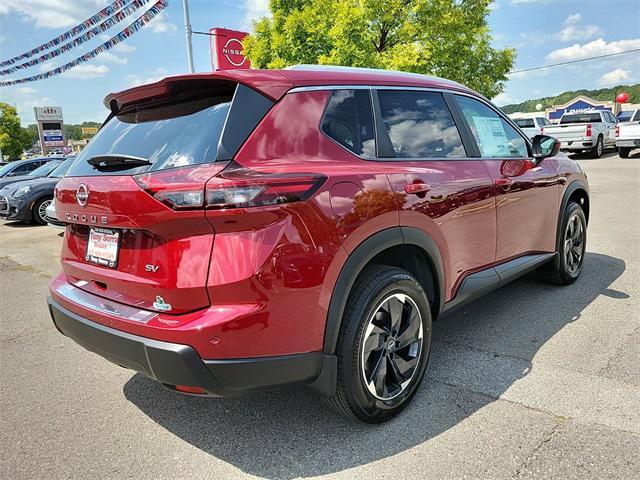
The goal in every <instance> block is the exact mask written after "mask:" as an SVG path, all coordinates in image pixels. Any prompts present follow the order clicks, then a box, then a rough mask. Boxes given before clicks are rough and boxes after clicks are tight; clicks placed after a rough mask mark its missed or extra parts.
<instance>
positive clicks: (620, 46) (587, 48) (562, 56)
mask: <svg viewBox="0 0 640 480" xmlns="http://www.w3.org/2000/svg"><path fill="white" fill-rule="evenodd" d="M635 48H640V38H633V39H629V40H618V41H615V42H608V43H607V42H606V41H605V40H603V39H602V38H599V39H597V40H593V41H592V42H589V43H585V44H584V45H580V44H578V43H576V44H574V45H572V46H570V47H566V48H559V49H557V50H554V51H552V52H551V53H549V54H548V55H547V56H546V57H545V60H546V61H547V62H564V61H569V60H579V59H581V58H587V57H594V56H598V55H607V54H610V53H620V52H624V51H626V50H633V49H635Z"/></svg>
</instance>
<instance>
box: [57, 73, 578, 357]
mask: <svg viewBox="0 0 640 480" xmlns="http://www.w3.org/2000/svg"><path fill="white" fill-rule="evenodd" d="M193 80H197V81H200V80H206V81H221V80H222V81H234V82H237V83H242V84H244V85H247V86H249V87H251V88H255V89H257V90H259V91H261V92H263V93H264V94H265V95H268V96H269V97H270V98H272V99H273V100H276V103H275V105H274V106H273V107H272V108H271V110H270V111H269V113H267V115H266V116H265V117H264V118H263V119H262V121H261V122H260V123H259V124H258V126H257V127H256V128H255V130H254V131H253V133H252V134H251V135H250V136H249V138H248V139H247V141H246V142H245V143H244V145H243V146H242V147H241V148H240V150H239V151H238V153H237V154H236V155H235V157H234V158H233V160H232V161H231V162H227V163H224V162H223V163H216V164H208V165H201V166H198V167H191V168H190V169H173V170H167V171H166V172H162V173H158V174H157V176H156V174H152V175H142V176H140V177H138V178H134V177H132V176H127V175H114V176H97V177H70V178H64V179H62V180H61V182H60V183H59V184H58V187H57V191H58V193H57V197H56V198H57V200H56V207H57V211H58V213H59V214H60V215H61V216H62V218H63V220H65V221H66V222H67V224H68V225H67V227H66V233H65V242H64V247H63V251H62V266H63V273H61V274H60V275H59V276H58V277H56V278H55V279H54V280H53V281H52V283H51V291H52V295H53V297H54V299H55V300H56V301H58V302H59V303H61V304H62V305H63V306H64V307H65V308H67V309H69V310H71V311H72V312H75V313H77V314H78V315H81V316H83V317H85V318H88V319H90V320H93V321H95V322H98V323H101V324H103V325H107V326H110V327H112V328H116V329H119V330H123V331H126V332H130V333H133V334H136V335H142V336H145V337H148V338H154V339H158V340H163V341H169V342H175V343H181V344H186V345H191V346H192V347H194V348H195V349H196V351H197V352H198V353H199V354H200V355H201V356H202V357H203V358H205V359H224V358H250V357H260V356H271V355H289V354H295V353H302V352H311V351H320V350H322V349H323V347H324V335H325V326H326V322H327V311H328V308H329V304H330V301H331V297H332V295H333V293H334V288H335V285H336V281H337V279H338V276H339V275H340V272H341V270H342V268H343V267H344V265H345V262H346V261H347V259H348V258H349V255H350V254H351V253H352V252H353V251H354V250H355V249H356V248H357V247H358V246H359V245H360V244H361V243H362V242H364V241H365V240H366V239H368V238H369V237H371V236H372V235H374V234H376V233H378V232H381V231H383V230H385V229H388V228H390V227H397V226H407V227H415V228H417V229H420V230H422V231H423V232H425V233H426V234H428V235H429V236H430V237H431V238H432V239H433V240H434V241H435V243H436V245H437V247H438V249H439V251H440V255H441V257H442V262H443V267H444V276H445V292H444V296H445V300H450V299H451V298H452V297H453V296H454V295H455V292H456V288H457V286H458V285H459V284H460V282H461V280H462V279H463V278H464V277H465V276H466V275H468V274H469V273H471V272H475V271H478V270H480V269H482V268H486V267H488V266H491V265H494V264H496V263H500V262H502V261H504V260H505V259H509V258H513V257H515V256H518V255H522V254H525V253H529V252H551V251H553V250H554V248H555V234H556V223H557V219H558V214H559V205H560V201H561V198H562V194H563V191H564V188H566V186H567V185H569V184H570V183H571V182H572V181H573V180H575V179H579V180H582V181H583V182H585V183H586V179H585V177H584V174H582V172H581V171H580V170H579V168H578V167H577V166H576V164H575V162H573V161H571V160H569V159H568V158H566V157H564V156H561V157H557V158H549V159H545V160H544V161H543V162H542V163H541V164H539V165H534V164H533V162H532V161H530V160H524V161H523V160H518V161H513V160H482V159H479V158H475V159H474V158H457V159H448V160H415V161H404V160H386V161H375V160H364V159H361V158H359V157H357V156H355V155H353V154H351V153H350V152H348V151H347V150H346V149H345V148H343V147H342V146H340V145H339V144H338V143H336V142H335V141H334V140H332V139H330V138H329V137H327V136H326V135H325V134H324V133H322V132H321V130H320V124H321V120H322V116H323V113H324V109H325V106H326V104H327V100H328V98H329V95H330V92H329V91H328V90H312V91H303V92H294V93H291V92H290V93H286V92H287V90H289V89H291V88H292V87H295V86H301V85H323V84H330V85H335V84H343V85H344V84H346V85H350V84H372V85H396V86H402V85H411V86H423V87H437V88H445V89H449V90H453V91H465V92H470V91H468V90H467V89H465V88H464V87H462V86H458V85H452V84H449V83H447V82H445V81H439V80H429V79H424V80H415V79H414V80H411V79H409V78H407V77H406V76H403V75H396V74H387V75H384V74H362V73H348V74H339V73H336V72H320V73H319V72H303V71H281V72H277V71H260V70H243V71H224V72H216V73H215V74H202V75H189V76H184V77H172V78H169V79H165V80H162V81H160V82H157V83H155V84H152V85H151V86H144V87H137V88H135V89H131V90H128V91H125V92H121V93H119V94H113V95H110V96H109V97H107V100H106V101H107V103H109V102H110V101H112V100H116V101H123V99H124V100H126V101H137V100H139V99H141V98H146V97H145V95H147V94H151V95H152V96H153V95H157V94H158V92H160V93H159V94H160V95H168V94H170V93H168V92H170V90H171V85H172V83H176V82H182V81H193ZM164 86H166V87H167V91H165V90H163V87H164ZM132 98H133V99H134V100H131V99H132ZM232 169H235V170H234V171H235V172H236V174H235V176H234V174H232V173H230V172H231V170H232ZM238 172H240V173H238ZM239 175H240V176H239ZM287 175H289V176H290V177H287V178H290V179H292V180H291V183H290V184H289V183H286V182H284V183H283V182H280V181H279V183H278V188H280V189H281V190H280V191H279V192H280V193H281V194H282V195H285V194H286V195H288V194H291V195H293V196H295V195H303V197H302V199H301V200H300V201H289V200H287V201H286V202H285V203H275V204H270V203H269V202H268V199H269V198H270V197H269V196H268V195H266V197H265V198H267V201H266V202H264V203H262V204H261V205H260V206H251V205H249V204H239V205H237V208H232V206H233V205H231V204H226V203H216V204H215V205H209V208H207V207H205V205H204V204H205V203H206V202H205V200H203V204H202V206H197V207H195V206H193V205H192V206H190V207H189V209H185V210H179V209H178V210H176V209H175V204H173V203H172V202H171V201H167V198H169V197H167V195H166V194H167V192H169V193H171V192H174V191H176V190H178V191H185V190H186V191H189V192H191V191H192V190H193V189H196V190H198V191H201V192H203V197H204V198H205V199H206V198H209V199H210V198H216V199H219V198H222V199H223V200H224V201H225V202H226V201H227V198H232V199H233V198H235V197H228V196H224V195H221V194H220V191H221V190H225V189H226V190H229V189H232V188H233V187H234V185H238V184H241V185H242V187H243V188H244V187H247V188H249V187H251V186H252V185H253V186H255V185H261V186H265V185H267V186H266V187H265V188H266V190H265V192H267V193H268V192H269V190H268V188H269V187H268V182H269V181H273V179H274V178H279V179H281V178H283V176H287ZM239 178H242V181H240V180H239ZM560 178H562V179H563V180H562V181H560ZM308 179H313V181H310V182H308V183H304V182H307V180H308ZM315 179H320V180H319V181H318V182H317V183H315ZM234 182H235V183H234ZM301 182H302V183H301ZM82 183H84V184H85V185H86V186H87V187H88V189H89V192H90V196H89V202H88V205H87V206H85V207H82V206H80V205H79V204H78V202H77V200H76V191H77V189H78V187H79V185H80V184H82ZM302 184H304V185H302ZM301 185H302V186H301ZM309 185H311V186H312V187H313V188H312V190H308V189H307V187H308V186H309ZM274 188H275V187H274ZM226 190H225V191H226ZM306 191H311V193H310V194H309V196H304V195H305V192H306ZM286 195H285V196H286ZM170 198H177V197H170ZM287 198H288V199H289V198H290V197H287ZM291 198H293V197H291ZM216 201H218V200H216ZM229 201H233V200H229ZM220 205H224V206H225V207H224V208H222V207H220ZM192 207H193V208H192ZM214 207H215V208H214ZM67 214H68V215H69V217H67ZM102 217H105V218H106V219H107V225H106V226H107V228H114V229H117V230H119V231H120V232H121V235H122V238H121V248H120V258H119V261H118V266H117V268H116V269H110V268H107V267H102V266H98V265H93V264H89V263H87V261H86V260H85V258H84V257H85V252H86V244H87V236H88V229H89V228H90V227H89V225H90V224H97V225H99V226H100V223H101V219H102ZM148 265H152V266H158V267H159V269H158V270H157V273H156V274H151V273H149V271H148V270H147V266H148ZM69 284H71V285H74V287H73V288H79V289H82V290H84V291H85V292H89V293H90V294H92V295H94V296H95V304H96V306H99V305H100V303H101V302H102V301H104V300H103V299H105V298H107V299H110V300H112V301H116V302H119V303H123V304H127V305H129V306H132V307H136V308H139V309H141V310H151V311H154V307H153V302H154V301H155V298H156V296H161V297H162V298H163V300H164V301H165V302H166V303H168V304H170V305H171V306H172V310H171V311H158V315H157V316H156V317H154V318H153V319H152V320H150V321H149V322H148V323H141V322H139V321H134V320H127V319H123V318H120V317H117V316H115V315H110V314H105V313H99V312H98V309H97V308H91V307H90V306H87V305H80V304H78V303H74V302H73V301H72V300H70V299H69V298H67V297H65V296H64V295H63V294H62V293H63V291H64V289H65V288H67V286H68V285H69ZM156 311H157V310H156Z"/></svg>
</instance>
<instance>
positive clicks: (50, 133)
mask: <svg viewBox="0 0 640 480" xmlns="http://www.w3.org/2000/svg"><path fill="white" fill-rule="evenodd" d="M33 112H34V114H35V117H36V122H37V124H38V136H39V137H40V149H41V151H42V154H43V155H46V154H47V151H48V150H49V149H52V148H53V149H55V148H60V147H65V146H66V145H67V142H66V140H65V138H64V133H63V120H62V107H34V108H33Z"/></svg>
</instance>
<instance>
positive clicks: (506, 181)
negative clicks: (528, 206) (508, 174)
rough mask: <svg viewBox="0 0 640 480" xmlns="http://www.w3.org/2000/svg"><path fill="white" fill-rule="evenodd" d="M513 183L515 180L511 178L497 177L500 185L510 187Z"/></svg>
mask: <svg viewBox="0 0 640 480" xmlns="http://www.w3.org/2000/svg"><path fill="white" fill-rule="evenodd" d="M512 183H513V180H511V179H510V178H504V177H503V178H496V185H497V186H499V187H508V186H509V185H511V184H512Z"/></svg>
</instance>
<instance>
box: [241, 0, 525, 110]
mask: <svg viewBox="0 0 640 480" xmlns="http://www.w3.org/2000/svg"><path fill="white" fill-rule="evenodd" d="M492 1H493V0H271V2H270V8H271V12H272V16H271V18H267V17H264V18H262V19H260V20H259V21H257V22H255V23H254V25H253V33H252V34H251V35H249V37H247V39H246V40H245V42H244V44H245V51H246V54H247V56H248V57H249V59H250V60H251V63H252V66H254V67H256V68H283V67H286V66H289V65H294V64H297V63H309V64H326V65H346V66H353V67H372V68H386V69H393V70H403V71H409V72H416V73H424V74H430V75H437V76H440V77H445V78H449V79H451V80H456V81H458V82H460V83H463V84H465V85H467V86H469V87H471V88H473V89H474V90H477V91H479V92H481V93H483V94H484V95H486V96H487V97H489V98H492V97H494V96H496V95H497V94H498V93H500V92H501V91H502V90H503V88H504V82H505V81H506V79H507V78H506V74H507V73H508V72H509V70H510V69H511V67H512V65H513V62H514V59H515V51H514V50H513V49H504V50H498V49H495V48H492V47H491V33H490V31H489V28H488V26H487V20H486V17H487V15H488V14H489V6H490V4H491V3H492Z"/></svg>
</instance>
